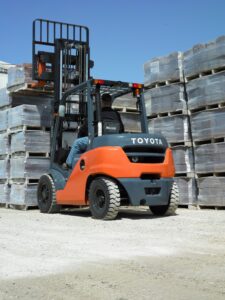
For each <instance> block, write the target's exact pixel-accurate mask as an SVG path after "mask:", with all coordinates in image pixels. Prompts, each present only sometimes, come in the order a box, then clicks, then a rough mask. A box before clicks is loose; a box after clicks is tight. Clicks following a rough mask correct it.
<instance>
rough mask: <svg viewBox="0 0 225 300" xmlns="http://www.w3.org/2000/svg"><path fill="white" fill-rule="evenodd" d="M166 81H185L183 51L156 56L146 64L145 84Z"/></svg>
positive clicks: (149, 84)
mask: <svg viewBox="0 0 225 300" xmlns="http://www.w3.org/2000/svg"><path fill="white" fill-rule="evenodd" d="M166 81H169V82H176V81H183V74H182V53H181V52H174V53H171V54H170V55H168V56H163V57H156V58H153V59H151V60H150V61H147V62H146V63H145V64H144V83H145V86H148V87H149V86H151V85H152V84H155V83H160V82H166Z"/></svg>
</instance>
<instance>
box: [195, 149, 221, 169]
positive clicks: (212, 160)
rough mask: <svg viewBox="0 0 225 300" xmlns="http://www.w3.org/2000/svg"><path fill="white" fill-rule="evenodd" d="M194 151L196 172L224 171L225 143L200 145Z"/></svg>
mask: <svg viewBox="0 0 225 300" xmlns="http://www.w3.org/2000/svg"><path fill="white" fill-rule="evenodd" d="M194 151H195V170H196V172H197V173H220V172H222V173H223V172H224V173H225V143H217V144H205V145H200V146H197V147H195V148H194Z"/></svg>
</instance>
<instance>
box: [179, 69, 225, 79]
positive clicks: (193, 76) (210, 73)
mask: <svg viewBox="0 0 225 300" xmlns="http://www.w3.org/2000/svg"><path fill="white" fill-rule="evenodd" d="M223 71H225V66H224V67H219V68H214V69H211V70H207V71H202V72H200V73H198V74H194V75H190V76H185V82H186V83H187V82H189V81H191V80H194V79H198V78H202V77H205V76H209V75H213V74H216V73H220V72H223Z"/></svg>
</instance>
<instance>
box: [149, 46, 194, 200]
mask: <svg viewBox="0 0 225 300" xmlns="http://www.w3.org/2000/svg"><path fill="white" fill-rule="evenodd" d="M144 68H145V87H146V89H145V95H144V97H145V105H146V112H147V117H148V125H149V132H150V133H151V132H155V133H161V134H163V135H164V136H165V137H166V139H167V141H168V143H169V144H170V146H171V148H172V150H173V156H174V162H175V169H176V178H175V180H176V182H177V184H178V187H179V190H180V205H196V183H195V179H194V157H193V148H192V142H191V132H190V119H189V115H188V109H187V101H186V95H185V86H184V83H183V75H182V74H183V69H182V54H181V53H179V52H176V53H172V54H171V55H168V56H166V57H161V58H157V59H153V60H151V61H150V62H147V63H146V64H145V65H144Z"/></svg>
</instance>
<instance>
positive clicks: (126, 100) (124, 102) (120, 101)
mask: <svg viewBox="0 0 225 300" xmlns="http://www.w3.org/2000/svg"><path fill="white" fill-rule="evenodd" d="M136 102H137V98H136V97H133V94H127V95H124V96H122V97H118V98H116V99H115V100H114V101H113V105H112V107H116V108H117V107H118V108H123V109H124V108H132V109H136Z"/></svg>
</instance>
